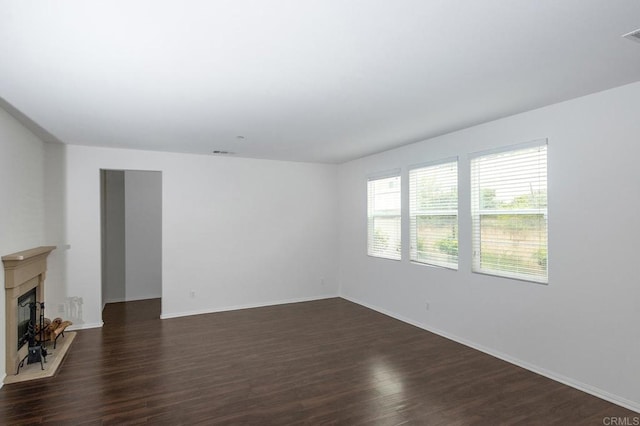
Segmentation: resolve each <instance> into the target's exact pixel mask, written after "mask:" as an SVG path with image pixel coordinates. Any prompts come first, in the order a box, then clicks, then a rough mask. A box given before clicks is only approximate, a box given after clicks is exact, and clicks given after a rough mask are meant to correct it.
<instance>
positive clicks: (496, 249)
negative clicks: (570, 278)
mask: <svg viewBox="0 0 640 426" xmlns="http://www.w3.org/2000/svg"><path fill="white" fill-rule="evenodd" d="M471 215H472V227H473V238H472V239H473V263H472V265H473V266H472V269H473V271H474V272H480V273H486V274H490V275H498V276H504V277H510V278H516V279H523V280H527V281H535V282H541V283H547V282H548V279H547V277H548V274H547V263H548V261H547V141H546V140H543V141H535V142H532V143H529V144H523V145H518V146H515V147H510V148H508V149H505V150H496V151H490V152H484V153H478V154H475V155H472V156H471Z"/></svg>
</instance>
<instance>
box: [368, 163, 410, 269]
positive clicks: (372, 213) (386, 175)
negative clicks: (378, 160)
mask: <svg viewBox="0 0 640 426" xmlns="http://www.w3.org/2000/svg"><path fill="white" fill-rule="evenodd" d="M396 178H397V179H398V190H397V193H398V206H397V209H394V210H397V214H389V213H388V212H385V213H381V212H380V210H375V209H374V208H372V206H371V201H372V194H371V192H370V191H371V183H372V182H375V181H379V180H385V179H396ZM402 199H403V192H402V174H401V170H400V169H393V170H389V171H386V172H382V173H377V174H374V175H370V176H368V177H367V256H369V257H374V258H378V259H387V260H394V261H401V260H402V204H403V203H402ZM377 212H378V213H377ZM378 217H384V218H397V219H398V226H397V248H396V251H395V253H397V255H395V254H394V255H385V253H384V252H376V251H375V246H374V243H373V239H374V235H375V218H378ZM391 250H393V249H391Z"/></svg>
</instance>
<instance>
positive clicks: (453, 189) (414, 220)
mask: <svg viewBox="0 0 640 426" xmlns="http://www.w3.org/2000/svg"><path fill="white" fill-rule="evenodd" d="M409 218H410V228H411V231H410V236H411V260H412V261H413V262H420V263H426V264H429V265H437V266H443V267H446V268H452V269H458V161H457V159H456V160H453V161H451V160H447V161H446V162H443V163H440V164H433V165H428V166H424V167H418V168H414V169H411V170H410V171H409Z"/></svg>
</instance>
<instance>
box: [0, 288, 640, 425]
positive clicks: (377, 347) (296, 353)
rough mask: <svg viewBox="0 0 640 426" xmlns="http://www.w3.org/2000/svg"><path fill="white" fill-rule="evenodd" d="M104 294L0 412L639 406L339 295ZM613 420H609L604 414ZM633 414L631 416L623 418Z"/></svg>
mask: <svg viewBox="0 0 640 426" xmlns="http://www.w3.org/2000/svg"><path fill="white" fill-rule="evenodd" d="M159 314H160V303H159V300H148V301H140V302H128V303H118V304H110V305H107V307H106V308H105V312H104V321H105V324H104V327H103V328H102V329H92V330H82V331H80V332H78V336H77V337H76V340H75V342H74V344H73V347H72V348H71V350H70V352H69V354H68V356H67V358H66V359H65V361H64V364H63V365H62V367H61V369H60V371H59V373H58V374H57V375H56V376H55V377H53V378H50V379H43V380H39V381H35V382H27V383H20V384H12V385H5V386H4V387H3V388H2V389H1V390H0V423H2V424H7V425H8V424H56V425H102V424H104V425H110V424H114V425H120V424H153V425H165V424H166V425H180V424H184V425H213V424H224V425H242V424H250V425H290V424H291V425H298V424H308V425H321V424H331V425H401V424H402V425H470V424H474V425H484V424H486V425H498V424H538V425H553V424H558V425H560V424H562V425H567V424H569V425H581V424H585V425H602V424H604V423H603V421H604V420H603V419H604V418H605V417H609V416H615V417H625V418H628V419H631V420H633V419H634V418H640V414H638V413H634V412H632V411H629V410H626V409H623V408H621V407H618V406H616V405H613V404H610V403H608V402H606V401H603V400H600V399H598V398H595V397H593V396H590V395H588V394H585V393H583V392H580V391H578V390H575V389H573V388H570V387H567V386H564V385H562V384H560V383H557V382H554V381H552V380H549V379H546V378H544V377H541V376H539V375H536V374H534V373H531V372H529V371H526V370H523V369H521V368H519V367H516V366H513V365H511V364H508V363H506V362H503V361H500V360H498V359H496V358H493V357H491V356H489V355H486V354H483V353H481V352H478V351H475V350H473V349H470V348H467V347H465V346H462V345H460V344H457V343H454V342H452V341H449V340H447V339H444V338H442V337H439V336H437V335H434V334H431V333H428V332H426V331H424V330H421V329H418V328H416V327H413V326H411V325H408V324H405V323H402V322H400V321H396V320H394V319H392V318H389V317H386V316H384V315H382V314H379V313H377V312H374V311H371V310H369V309H366V308H364V307H361V306H359V305H356V304H353V303H350V302H348V301H345V300H343V299H337V298H336V299H327V300H321V301H315V302H307V303H296V304H290V305H280V306H272V307H265V308H256V309H245V310H239V311H232V312H224V313H217V314H208V315H198V316H192V317H184V318H176V319H168V320H160V319H159ZM609 424H611V423H609ZM629 424H632V423H629Z"/></svg>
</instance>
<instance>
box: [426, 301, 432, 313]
mask: <svg viewBox="0 0 640 426" xmlns="http://www.w3.org/2000/svg"><path fill="white" fill-rule="evenodd" d="M430 307H431V306H430V303H429V301H428V300H427V301H426V302H425V304H424V309H425V310H426V311H428V310H429V308H430Z"/></svg>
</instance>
